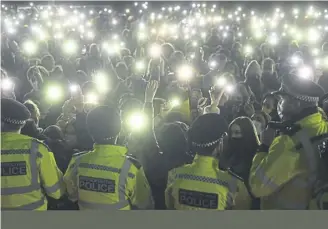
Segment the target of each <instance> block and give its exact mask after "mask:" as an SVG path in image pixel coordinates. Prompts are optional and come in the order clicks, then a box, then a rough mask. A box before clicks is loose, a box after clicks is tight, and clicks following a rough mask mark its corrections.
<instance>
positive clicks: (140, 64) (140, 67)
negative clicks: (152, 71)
mask: <svg viewBox="0 0 328 229" xmlns="http://www.w3.org/2000/svg"><path fill="white" fill-rule="evenodd" d="M136 68H137V70H144V69H145V63H144V62H143V61H141V60H140V61H137V62H136Z"/></svg>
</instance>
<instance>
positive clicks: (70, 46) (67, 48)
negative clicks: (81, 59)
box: [63, 40, 78, 55]
mask: <svg viewBox="0 0 328 229" xmlns="http://www.w3.org/2000/svg"><path fill="white" fill-rule="evenodd" d="M77 49H78V46H77V43H76V42H75V41H74V40H67V41H65V42H64V44H63V52H64V53H65V54H68V55H72V54H75V53H76V52H77Z"/></svg>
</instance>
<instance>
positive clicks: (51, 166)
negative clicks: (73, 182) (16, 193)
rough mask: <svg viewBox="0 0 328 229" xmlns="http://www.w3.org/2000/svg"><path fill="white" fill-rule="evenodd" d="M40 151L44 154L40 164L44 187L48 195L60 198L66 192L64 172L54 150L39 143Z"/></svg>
mask: <svg viewBox="0 0 328 229" xmlns="http://www.w3.org/2000/svg"><path fill="white" fill-rule="evenodd" d="M39 152H40V154H41V155H42V157H41V159H40V164H39V169H40V179H41V184H42V187H43V189H44V191H45V192H46V193H47V195H48V196H50V197H52V198H54V199H60V197H61V196H62V195H63V194H64V193H65V185H64V183H63V174H62V172H61V171H60V170H59V168H58V167H57V164H56V161H55V158H54V155H53V153H52V152H49V151H48V149H47V148H46V147H45V146H44V145H42V144H39Z"/></svg>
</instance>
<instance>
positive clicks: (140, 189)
mask: <svg viewBox="0 0 328 229" xmlns="http://www.w3.org/2000/svg"><path fill="white" fill-rule="evenodd" d="M131 204H132V205H133V206H135V207H137V208H138V209H154V201H153V197H152V193H151V189H150V186H149V183H148V180H147V178H146V175H145V172H144V170H143V168H142V167H141V168H140V169H139V170H138V171H137V173H136V177H135V188H134V198H132V199H131Z"/></svg>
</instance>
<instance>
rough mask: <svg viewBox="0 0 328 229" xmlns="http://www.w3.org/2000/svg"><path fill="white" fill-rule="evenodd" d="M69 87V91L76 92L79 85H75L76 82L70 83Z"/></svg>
mask: <svg viewBox="0 0 328 229" xmlns="http://www.w3.org/2000/svg"><path fill="white" fill-rule="evenodd" d="M69 89H70V91H71V92H72V93H76V92H77V90H78V89H79V86H78V85H76V84H72V85H71V86H70V87H69Z"/></svg>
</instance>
